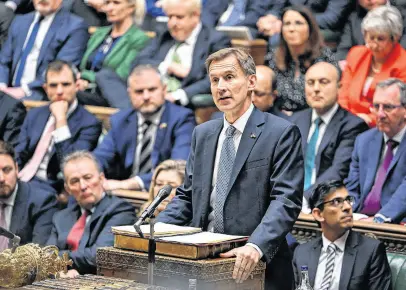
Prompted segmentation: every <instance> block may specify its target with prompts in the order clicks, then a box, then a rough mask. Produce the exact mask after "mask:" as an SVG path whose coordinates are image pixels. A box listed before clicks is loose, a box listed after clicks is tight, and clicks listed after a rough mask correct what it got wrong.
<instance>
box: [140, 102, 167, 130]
mask: <svg viewBox="0 0 406 290" xmlns="http://www.w3.org/2000/svg"><path fill="white" fill-rule="evenodd" d="M164 110H165V104H163V105H162V106H161V108H160V109H159V110H158V111H157V112H156V113H155V114H153V115H151V116H148V120H149V121H151V123H152V124H154V125H156V126H158V125H159V122H161V118H162V114H163V113H164ZM137 116H138V124H144V122H145V120H146V118H145V116H144V115H143V114H141V113H140V112H139V111H137Z"/></svg>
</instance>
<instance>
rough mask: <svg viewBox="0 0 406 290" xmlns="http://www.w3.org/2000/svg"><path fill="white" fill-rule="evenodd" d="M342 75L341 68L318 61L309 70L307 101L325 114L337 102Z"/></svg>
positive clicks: (306, 84)
mask: <svg viewBox="0 0 406 290" xmlns="http://www.w3.org/2000/svg"><path fill="white" fill-rule="evenodd" d="M340 77H341V73H340V70H339V68H337V67H336V66H334V65H332V64H330V63H327V62H318V63H316V64H314V65H312V66H311V67H309V69H308V70H307V72H306V75H305V81H306V83H305V94H306V101H307V104H308V105H309V106H310V107H311V108H313V109H314V110H316V112H317V114H319V115H323V114H325V113H326V112H327V111H328V110H330V109H331V108H332V107H333V106H334V105H335V104H336V103H337V96H338V88H339V82H340Z"/></svg>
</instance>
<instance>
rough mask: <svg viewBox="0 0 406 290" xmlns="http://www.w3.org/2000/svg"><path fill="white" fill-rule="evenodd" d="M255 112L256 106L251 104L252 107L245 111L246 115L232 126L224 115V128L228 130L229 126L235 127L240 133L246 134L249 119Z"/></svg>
mask: <svg viewBox="0 0 406 290" xmlns="http://www.w3.org/2000/svg"><path fill="white" fill-rule="evenodd" d="M253 110H254V105H253V104H252V103H251V105H250V106H249V108H248V110H246V111H245V113H244V114H242V115H241V117H239V118H238V119H237V120H236V121H235V122H234V123H233V124H230V123H229V122H228V121H227V120H226V115H225V114H224V119H223V120H224V128H225V129H227V128H228V126H231V125H233V126H234V127H235V128H236V129H237V131H238V132H240V133H241V134H242V132H244V129H245V126H246V125H247V122H248V119H249V117H250V116H251V113H252V111H253Z"/></svg>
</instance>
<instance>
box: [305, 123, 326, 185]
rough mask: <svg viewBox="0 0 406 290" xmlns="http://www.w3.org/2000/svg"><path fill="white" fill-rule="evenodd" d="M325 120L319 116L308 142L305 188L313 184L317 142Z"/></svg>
mask: <svg viewBox="0 0 406 290" xmlns="http://www.w3.org/2000/svg"><path fill="white" fill-rule="evenodd" d="M322 122H323V121H322V120H321V119H320V118H317V119H316V120H315V121H314V124H315V128H314V132H313V135H312V137H311V138H310V140H309V143H307V147H306V160H305V182H304V190H307V189H308V188H310V186H312V172H313V168H314V163H315V161H316V144H317V140H318V139H319V129H320V124H321V123H322Z"/></svg>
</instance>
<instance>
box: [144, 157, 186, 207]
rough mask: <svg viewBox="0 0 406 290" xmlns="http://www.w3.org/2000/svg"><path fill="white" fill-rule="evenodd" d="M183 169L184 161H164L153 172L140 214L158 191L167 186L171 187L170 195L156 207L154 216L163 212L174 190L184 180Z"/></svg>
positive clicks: (174, 192) (173, 194)
mask: <svg viewBox="0 0 406 290" xmlns="http://www.w3.org/2000/svg"><path fill="white" fill-rule="evenodd" d="M185 167H186V161H184V160H171V159H169V160H165V161H164V162H162V163H161V164H159V165H158V167H157V168H156V169H155V171H154V175H153V176H152V180H151V185H150V187H149V198H148V201H147V202H145V203H144V204H143V206H142V207H141V212H143V210H144V209H145V208H146V207H148V205H149V204H150V203H151V202H152V201H153V200H154V198H155V197H156V195H157V194H158V191H159V190H160V189H161V188H162V187H164V186H165V185H167V184H169V185H170V186H172V192H171V194H170V195H169V196H168V197H167V198H166V199H165V200H164V201H163V202H162V203H161V204H160V205H159V206H158V207H157V209H156V211H155V215H158V214H159V213H160V212H161V211H163V210H164V209H165V207H166V205H167V204H168V203H169V202H170V201H171V200H172V198H173V197H174V196H175V194H176V188H177V187H178V186H180V185H181V184H182V183H183V180H184V179H185Z"/></svg>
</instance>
